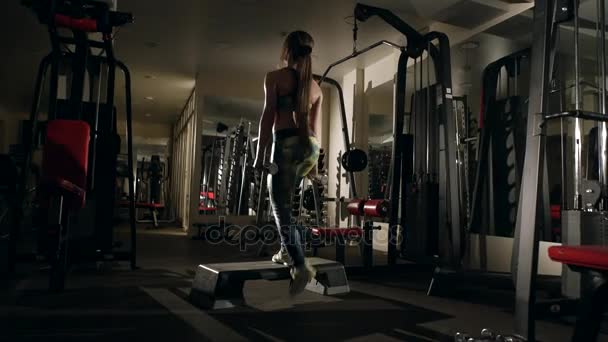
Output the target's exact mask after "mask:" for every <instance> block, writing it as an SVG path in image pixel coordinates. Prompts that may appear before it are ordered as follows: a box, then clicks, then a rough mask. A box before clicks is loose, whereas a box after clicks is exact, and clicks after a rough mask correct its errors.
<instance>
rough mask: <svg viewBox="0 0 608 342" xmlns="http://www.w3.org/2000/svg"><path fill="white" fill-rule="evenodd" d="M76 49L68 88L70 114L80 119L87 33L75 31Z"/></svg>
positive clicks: (85, 68) (86, 55)
mask: <svg viewBox="0 0 608 342" xmlns="http://www.w3.org/2000/svg"><path fill="white" fill-rule="evenodd" d="M74 37H75V38H76V49H75V51H74V53H73V54H72V63H71V67H72V86H71V89H70V100H69V103H70V112H71V113H70V115H77V118H78V119H82V108H83V103H82V99H83V95H84V81H85V77H86V70H87V62H88V55H89V47H88V45H87V34H86V33H84V32H79V31H75V32H74Z"/></svg>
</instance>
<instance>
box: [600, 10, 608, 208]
mask: <svg viewBox="0 0 608 342" xmlns="http://www.w3.org/2000/svg"><path fill="white" fill-rule="evenodd" d="M598 2H599V10H598V13H599V15H600V22H599V25H600V27H601V28H604V29H602V30H600V35H601V53H600V59H599V60H600V75H601V78H602V83H601V86H600V89H601V93H600V110H601V113H602V114H603V115H607V114H608V113H607V112H606V87H607V86H606V76H607V75H606V29H605V27H606V4H605V2H604V0H599V1H598ZM599 137H600V148H599V153H600V156H599V160H600V170H599V175H600V185H601V187H602V208H601V209H602V210H603V209H605V208H606V205H607V203H606V196H607V193H606V192H607V190H608V189H607V188H608V125H606V122H602V123H601V125H600V134H599Z"/></svg>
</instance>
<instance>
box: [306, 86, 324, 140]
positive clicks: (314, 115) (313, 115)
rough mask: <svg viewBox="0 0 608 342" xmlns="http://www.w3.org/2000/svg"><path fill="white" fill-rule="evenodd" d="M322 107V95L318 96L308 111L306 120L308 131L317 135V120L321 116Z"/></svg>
mask: <svg viewBox="0 0 608 342" xmlns="http://www.w3.org/2000/svg"><path fill="white" fill-rule="evenodd" d="M322 107H323V93H320V94H319V98H318V99H317V100H316V101H315V102H314V103H313V104H312V108H311V110H310V118H309V120H308V124H309V129H310V131H311V132H314V133H315V135H317V119H319V116H320V115H321V108H322Z"/></svg>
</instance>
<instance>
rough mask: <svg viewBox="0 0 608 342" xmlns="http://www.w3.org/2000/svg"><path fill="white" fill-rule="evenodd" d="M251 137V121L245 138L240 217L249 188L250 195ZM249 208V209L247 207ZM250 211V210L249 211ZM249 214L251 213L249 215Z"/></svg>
mask: <svg viewBox="0 0 608 342" xmlns="http://www.w3.org/2000/svg"><path fill="white" fill-rule="evenodd" d="M249 137H251V121H247V135H246V136H245V156H244V157H243V159H244V160H243V170H242V173H241V177H242V179H241V189H240V193H239V203H238V215H241V213H242V210H243V208H242V205H243V202H244V201H245V200H246V199H245V198H244V197H245V187H247V193H249V184H250V182H249V181H250V178H249V174H250V169H249V168H248V167H247V162H248V160H249V149H250V148H249V144H250V141H251V139H250V138H249ZM247 208H249V207H247ZM248 211H249V210H248ZM247 214H249V213H247Z"/></svg>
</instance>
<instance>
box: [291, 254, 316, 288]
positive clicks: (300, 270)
mask: <svg viewBox="0 0 608 342" xmlns="http://www.w3.org/2000/svg"><path fill="white" fill-rule="evenodd" d="M290 273H291V283H289V294H290V295H292V296H295V295H299V294H300V293H302V292H304V289H306V285H307V284H308V283H309V282H310V281H311V280H313V279H314V277H315V276H316V274H317V271H316V270H315V269H314V268H313V267H312V266H310V264H309V263H308V262H304V264H303V265H300V266H298V267H292V268H291V270H290Z"/></svg>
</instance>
